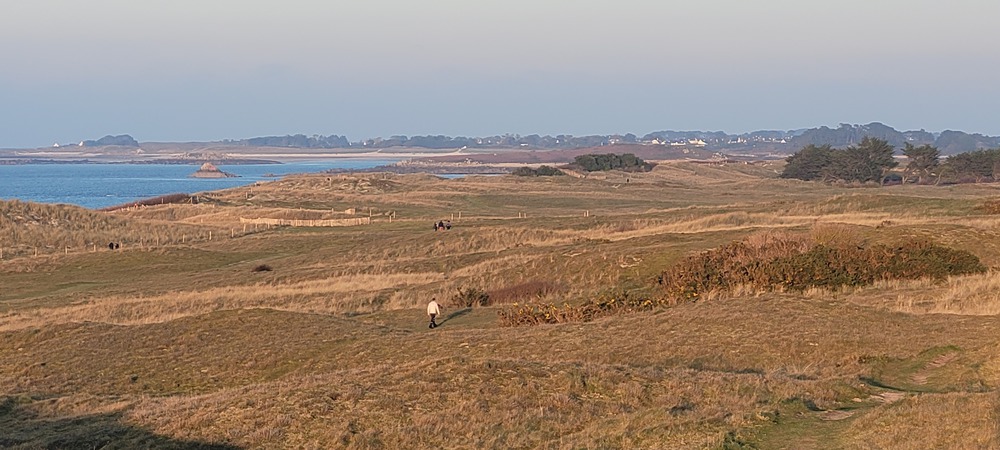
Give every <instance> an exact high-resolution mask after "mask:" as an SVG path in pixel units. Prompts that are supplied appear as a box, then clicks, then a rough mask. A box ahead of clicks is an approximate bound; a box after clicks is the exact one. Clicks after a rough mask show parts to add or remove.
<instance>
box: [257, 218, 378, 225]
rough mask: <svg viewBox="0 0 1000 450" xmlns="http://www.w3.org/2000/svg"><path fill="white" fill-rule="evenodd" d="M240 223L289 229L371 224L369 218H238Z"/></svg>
mask: <svg viewBox="0 0 1000 450" xmlns="http://www.w3.org/2000/svg"><path fill="white" fill-rule="evenodd" d="M240 223H251V224H254V225H276V226H291V227H353V226H357V225H368V224H370V223H372V218H371V217H352V218H350V219H323V220H300V219H267V218H262V219H248V218H246V217H240Z"/></svg>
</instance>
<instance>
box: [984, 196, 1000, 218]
mask: <svg viewBox="0 0 1000 450" xmlns="http://www.w3.org/2000/svg"><path fill="white" fill-rule="evenodd" d="M979 209H980V210H981V211H983V212H984V213H986V214H1000V200H998V199H993V200H986V201H985V202H983V205H982V206H980V207H979Z"/></svg>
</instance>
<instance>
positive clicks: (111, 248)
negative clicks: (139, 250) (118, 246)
mask: <svg viewBox="0 0 1000 450" xmlns="http://www.w3.org/2000/svg"><path fill="white" fill-rule="evenodd" d="M114 249H115V243H114V242H108V250H114Z"/></svg>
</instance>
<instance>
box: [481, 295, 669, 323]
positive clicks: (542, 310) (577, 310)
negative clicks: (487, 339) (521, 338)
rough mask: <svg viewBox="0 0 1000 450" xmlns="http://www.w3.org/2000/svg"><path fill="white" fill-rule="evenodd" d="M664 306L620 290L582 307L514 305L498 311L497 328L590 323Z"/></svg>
mask: <svg viewBox="0 0 1000 450" xmlns="http://www.w3.org/2000/svg"><path fill="white" fill-rule="evenodd" d="M666 304H667V299H666V298H662V297H661V298H657V299H654V298H650V297H647V296H642V295H635V294H631V293H629V292H628V291H619V292H615V293H610V294H604V295H601V296H598V297H597V298H596V299H593V300H590V301H588V302H586V303H584V304H582V305H578V306H573V305H570V304H568V303H564V304H563V305H562V306H556V305H554V304H551V303H549V304H535V303H530V302H529V303H525V304H523V305H522V304H518V303H514V304H513V305H512V307H510V308H504V309H500V310H498V311H497V316H498V318H499V320H500V326H504V327H517V326H525V325H541V324H553V323H570V322H589V321H591V320H594V319H598V318H601V317H607V316H612V315H617V314H626V313H632V312H638V311H648V310H651V309H653V308H656V307H658V306H663V305H666Z"/></svg>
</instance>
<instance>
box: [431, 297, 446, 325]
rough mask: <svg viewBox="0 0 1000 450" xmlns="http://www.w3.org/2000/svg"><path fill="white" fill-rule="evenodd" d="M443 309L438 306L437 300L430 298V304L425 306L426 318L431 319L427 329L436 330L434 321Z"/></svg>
mask: <svg viewBox="0 0 1000 450" xmlns="http://www.w3.org/2000/svg"><path fill="white" fill-rule="evenodd" d="M442 309H444V308H442V307H441V305H439V304H438V302H437V298H435V297H432V298H431V302H430V303H428V304H427V316H429V317H430V318H431V324H430V325H428V327H427V328H436V327H437V326H438V324H437V322H435V321H434V319H435V318H436V317H437V316H438V314H441V310H442Z"/></svg>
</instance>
